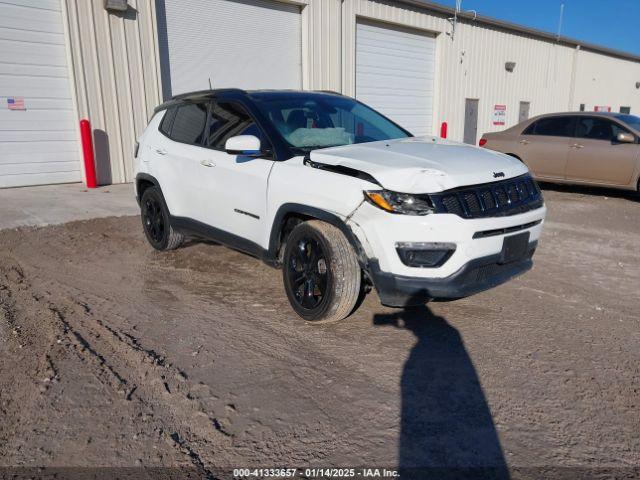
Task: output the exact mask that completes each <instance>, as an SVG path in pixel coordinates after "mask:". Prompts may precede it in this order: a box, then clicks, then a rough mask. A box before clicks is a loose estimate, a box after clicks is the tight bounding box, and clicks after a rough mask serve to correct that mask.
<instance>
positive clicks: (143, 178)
mask: <svg viewBox="0 0 640 480" xmlns="http://www.w3.org/2000/svg"><path fill="white" fill-rule="evenodd" d="M149 187H158V188H160V183H159V182H158V180H157V179H156V178H155V177H154V176H152V175H149V174H148V173H139V174H137V175H136V200H138V204H139V203H140V200H141V199H142V195H143V194H144V191H145V190H146V189H147V188H149ZM160 191H162V189H161V188H160Z"/></svg>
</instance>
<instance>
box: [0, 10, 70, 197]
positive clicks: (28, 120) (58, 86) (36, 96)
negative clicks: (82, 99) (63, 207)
mask: <svg viewBox="0 0 640 480" xmlns="http://www.w3.org/2000/svg"><path fill="white" fill-rule="evenodd" d="M60 3H61V2H60V0H11V1H0V187H17V186H23V185H38V184H45V183H63V182H77V181H80V177H81V173H80V172H81V170H80V159H79V150H78V140H77V134H76V125H75V122H76V116H75V113H74V109H73V104H72V101H71V84H70V81H69V77H68V70H67V57H66V53H65V52H66V51H65V39H64V30H63V24H62V13H61V10H60V8H61V6H60Z"/></svg>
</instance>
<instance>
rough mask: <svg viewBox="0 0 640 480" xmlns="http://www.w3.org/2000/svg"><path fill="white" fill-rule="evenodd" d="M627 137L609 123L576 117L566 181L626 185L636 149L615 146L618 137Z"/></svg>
mask: <svg viewBox="0 0 640 480" xmlns="http://www.w3.org/2000/svg"><path fill="white" fill-rule="evenodd" d="M620 132H624V133H631V132H629V130H627V129H626V128H624V127H622V126H621V125H619V124H618V123H614V122H612V121H611V120H608V119H605V118H600V117H579V118H578V125H577V129H576V138H573V139H572V141H571V143H570V148H569V160H568V161H567V170H566V176H567V179H568V180H578V181H583V182H590V183H602V184H610V185H627V184H629V183H630V182H631V177H632V175H633V172H634V170H635V166H636V158H637V157H638V153H639V152H638V149H639V148H640V146H639V145H638V144H636V143H618V142H617V136H618V133H620Z"/></svg>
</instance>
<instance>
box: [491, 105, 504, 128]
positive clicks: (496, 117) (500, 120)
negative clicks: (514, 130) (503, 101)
mask: <svg viewBox="0 0 640 480" xmlns="http://www.w3.org/2000/svg"><path fill="white" fill-rule="evenodd" d="M493 124H494V125H503V126H504V125H506V124H507V106H506V105H495V106H494V107H493Z"/></svg>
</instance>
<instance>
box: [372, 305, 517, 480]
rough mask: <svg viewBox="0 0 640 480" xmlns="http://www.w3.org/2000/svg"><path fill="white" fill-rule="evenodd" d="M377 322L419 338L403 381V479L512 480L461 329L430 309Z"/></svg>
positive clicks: (416, 309) (377, 317)
mask: <svg viewBox="0 0 640 480" xmlns="http://www.w3.org/2000/svg"><path fill="white" fill-rule="evenodd" d="M373 323H374V325H376V326H391V327H394V328H405V329H407V330H409V331H411V332H412V333H413V334H414V335H415V337H416V344H415V346H414V347H413V349H412V350H411V352H410V354H409V357H408V359H407V361H406V363H405V365H404V369H403V373H402V379H401V382H400V383H401V395H402V414H401V428H400V441H399V447H398V448H399V452H398V459H399V461H398V463H399V468H400V471H401V472H402V478H431V477H434V476H435V477H437V478H496V479H508V478H509V472H508V469H507V466H506V462H505V459H504V455H503V452H502V447H501V445H500V440H499V439H498V435H497V432H496V428H495V425H494V423H493V418H492V416H491V412H490V410H489V406H488V404H487V400H486V398H485V395H484V392H483V390H482V386H481V385H480V381H479V379H478V375H477V374H476V371H475V368H474V366H473V362H472V361H471V358H470V357H469V355H468V353H467V350H466V349H465V347H464V343H463V341H462V338H461V337H460V334H459V333H458V331H457V330H456V329H455V328H454V327H452V326H451V325H449V323H447V321H446V320H445V319H444V318H443V317H440V316H437V315H434V314H433V313H432V312H431V310H430V309H429V308H428V307H426V306H421V307H413V308H407V309H405V310H402V311H399V312H396V313H392V314H377V315H375V317H374V319H373ZM435 477H434V478H435Z"/></svg>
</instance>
